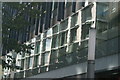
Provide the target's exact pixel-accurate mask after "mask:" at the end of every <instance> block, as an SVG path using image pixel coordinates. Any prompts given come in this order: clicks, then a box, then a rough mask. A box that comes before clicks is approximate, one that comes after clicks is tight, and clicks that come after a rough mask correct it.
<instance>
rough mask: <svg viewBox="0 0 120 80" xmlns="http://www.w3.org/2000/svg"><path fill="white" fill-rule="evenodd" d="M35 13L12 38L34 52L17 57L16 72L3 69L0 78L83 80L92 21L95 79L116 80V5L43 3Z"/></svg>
mask: <svg viewBox="0 0 120 80" xmlns="http://www.w3.org/2000/svg"><path fill="white" fill-rule="evenodd" d="M45 5H46V6H45ZM93 8H94V11H96V12H93V10H92V9H93ZM38 9H39V10H41V14H40V16H41V17H40V18H37V17H36V18H33V19H32V18H31V17H29V16H28V17H27V18H28V20H29V21H31V22H33V24H34V25H33V26H29V27H27V28H26V29H23V30H28V31H25V33H22V34H19V36H16V37H17V39H18V40H21V42H23V43H25V44H32V45H34V49H33V50H29V51H30V52H31V53H30V54H28V53H22V52H21V53H18V54H17V55H16V63H15V64H16V65H17V66H19V67H20V69H14V70H11V69H10V68H7V67H6V68H4V75H3V78H5V77H7V78H86V72H87V55H88V41H89V29H90V26H91V24H92V23H91V24H89V23H88V21H91V20H92V19H93V17H95V20H94V21H93V22H94V23H95V27H96V31H97V34H96V49H95V77H96V78H116V79H117V80H119V78H120V73H119V66H120V63H119V58H120V53H119V50H120V49H119V39H120V37H119V26H120V25H119V17H120V14H119V2H88V1H86V2H45V3H44V2H43V3H40V5H39V7H38ZM93 14H94V15H93ZM26 32H27V33H26ZM28 32H29V33H28ZM16 35H17V32H16ZM21 35H22V38H20V37H21ZM12 53H15V52H12V51H11V52H9V53H8V54H7V55H6V59H8V58H9V57H8V55H9V56H10V55H11V56H12ZM6 61H7V60H6ZM11 61H12V60H11Z"/></svg>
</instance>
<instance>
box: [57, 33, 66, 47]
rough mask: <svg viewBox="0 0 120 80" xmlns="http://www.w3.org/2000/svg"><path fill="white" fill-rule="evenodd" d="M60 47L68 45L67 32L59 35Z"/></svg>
mask: <svg viewBox="0 0 120 80" xmlns="http://www.w3.org/2000/svg"><path fill="white" fill-rule="evenodd" d="M59 40H60V41H59V42H60V43H59V45H60V46H63V45H64V44H66V43H67V32H62V33H60V35H59Z"/></svg>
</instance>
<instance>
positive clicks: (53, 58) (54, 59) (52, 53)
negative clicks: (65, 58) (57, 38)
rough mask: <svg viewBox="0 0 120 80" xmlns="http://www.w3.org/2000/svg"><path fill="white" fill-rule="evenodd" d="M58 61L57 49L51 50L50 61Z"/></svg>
mask: <svg viewBox="0 0 120 80" xmlns="http://www.w3.org/2000/svg"><path fill="white" fill-rule="evenodd" d="M57 62H58V50H52V52H51V56H50V63H51V64H52V63H53V64H54V63H57Z"/></svg>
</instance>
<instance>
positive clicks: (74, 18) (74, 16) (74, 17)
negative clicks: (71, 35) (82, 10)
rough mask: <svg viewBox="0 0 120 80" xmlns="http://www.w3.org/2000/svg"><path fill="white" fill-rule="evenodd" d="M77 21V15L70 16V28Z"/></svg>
mask: <svg viewBox="0 0 120 80" xmlns="http://www.w3.org/2000/svg"><path fill="white" fill-rule="evenodd" d="M77 20H78V13H77V14H75V15H73V16H72V18H71V27H74V26H75V25H76V24H77Z"/></svg>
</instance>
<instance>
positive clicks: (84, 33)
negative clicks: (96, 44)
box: [81, 25, 90, 39]
mask: <svg viewBox="0 0 120 80" xmlns="http://www.w3.org/2000/svg"><path fill="white" fill-rule="evenodd" d="M89 26H90V25H83V26H82V36H81V38H82V39H86V38H88V36H89Z"/></svg>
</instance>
